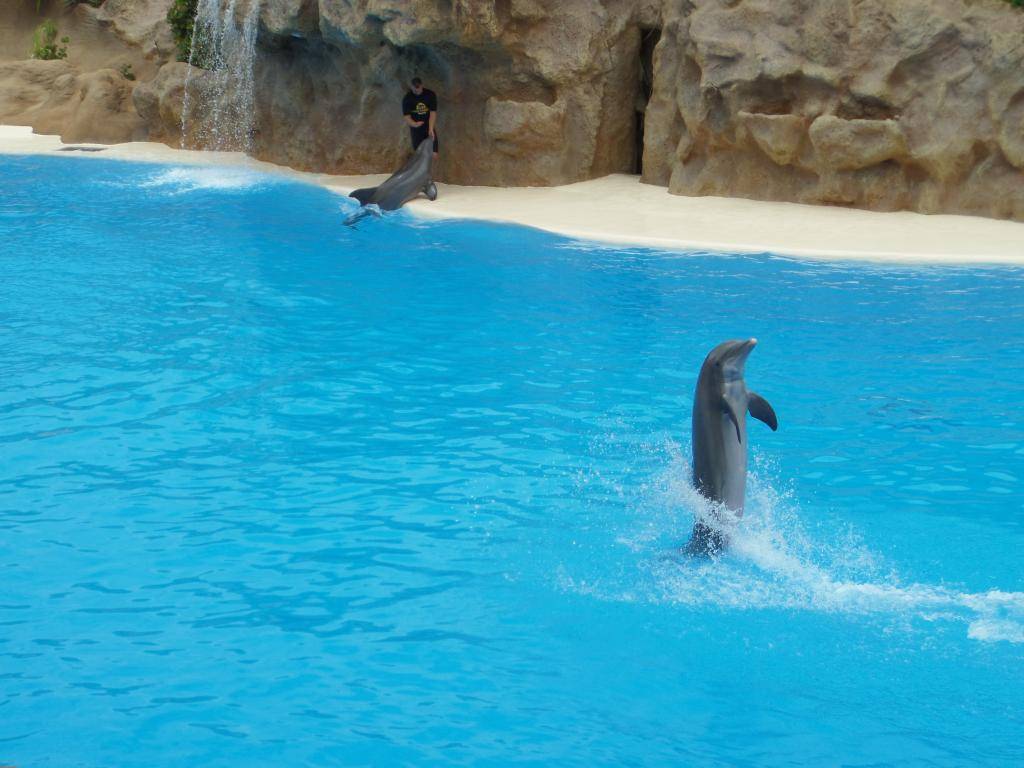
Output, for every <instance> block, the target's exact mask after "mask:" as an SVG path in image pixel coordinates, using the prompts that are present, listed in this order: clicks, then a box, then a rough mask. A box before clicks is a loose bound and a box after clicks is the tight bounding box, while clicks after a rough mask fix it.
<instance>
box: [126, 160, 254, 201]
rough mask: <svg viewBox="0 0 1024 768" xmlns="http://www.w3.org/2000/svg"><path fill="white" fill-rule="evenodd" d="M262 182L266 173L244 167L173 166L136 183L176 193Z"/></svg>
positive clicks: (237, 187) (246, 186) (231, 188)
mask: <svg viewBox="0 0 1024 768" xmlns="http://www.w3.org/2000/svg"><path fill="white" fill-rule="evenodd" d="M265 183H267V176H265V175H264V174H260V173H256V172H254V171H250V170H246V169H244V168H219V167H216V166H213V167H211V166H174V167H171V168H166V169H162V170H160V171H157V172H156V173H154V174H153V175H152V176H150V177H149V178H148V179H146V180H145V181H143V182H142V183H141V184H140V186H141V187H144V188H147V189H160V190H162V191H164V192H167V193H169V194H175V195H178V194H185V193H187V192H195V191H197V190H219V191H236V190H247V189H253V188H255V187H258V186H260V185H262V184H265Z"/></svg>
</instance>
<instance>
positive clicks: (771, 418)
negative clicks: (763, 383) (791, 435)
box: [747, 391, 779, 432]
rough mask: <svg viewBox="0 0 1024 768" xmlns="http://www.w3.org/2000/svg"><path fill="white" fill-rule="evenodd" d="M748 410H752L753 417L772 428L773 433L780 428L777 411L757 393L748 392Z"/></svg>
mask: <svg viewBox="0 0 1024 768" xmlns="http://www.w3.org/2000/svg"><path fill="white" fill-rule="evenodd" d="M747 408H748V409H749V410H750V415H751V416H753V417H754V418H755V419H757V420H758V421H763V422H764V423H765V424H767V425H768V426H769V427H771V428H772V432H774V431H775V430H777V429H778V428H779V419H778V417H777V416H776V415H775V409H774V408H772V405H771V403H769V402H768V401H767V400H765V399H764V398H763V397H761V396H760V395H759V394H757V392H749V391H748V392H747Z"/></svg>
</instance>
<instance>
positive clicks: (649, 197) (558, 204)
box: [0, 126, 1024, 265]
mask: <svg viewBox="0 0 1024 768" xmlns="http://www.w3.org/2000/svg"><path fill="white" fill-rule="evenodd" d="M68 146H69V145H66V144H63V143H62V142H61V140H60V138H59V137H56V136H44V135H38V134H34V133H32V131H31V129H30V128H27V127H21V126H0V155H4V154H6V155H59V156H64V157H76V158H82V159H85V158H99V159H109V160H124V161H131V162H141V163H159V164H176V165H199V166H221V167H245V168H250V169H253V170H258V171H261V172H266V173H272V174H277V175H283V176H286V177H289V178H292V179H296V180H299V181H304V182H306V183H310V184H316V185H319V186H321V187H324V188H326V189H328V190H331V191H332V192H335V193H337V194H340V195H347V194H348V193H349V192H351V191H352V190H353V189H356V188H358V187H363V186H373V185H374V184H379V183H380V182H381V181H382V180H383V179H384V178H386V175H385V174H377V175H368V176H332V175H329V174H320V173H306V172H302V171H296V170H293V169H291V168H286V167H283V166H278V165H273V164H271V163H266V162H261V161H257V160H253V159H252V158H249V157H247V156H245V155H244V154H241V153H236V152H200V151H193V150H181V149H173V148H171V147H168V146H166V145H164V144H157V143H151V142H132V143H128V144H115V145H109V146H107V145H89V144H86V145H80V144H79V145H70V146H74V147H83V146H85V147H96V148H99V149H101V150H102V151H97V152H84V151H68V150H67V147H68ZM438 186H439V188H440V195H439V197H438V199H437V200H436V201H434V202H430V201H428V200H426V199H425V198H424V199H420V200H415V201H413V202H411V203H409V204H408V205H407V206H406V208H407V209H408V210H409V211H410V212H411V213H412V214H413V215H417V216H421V217H423V218H430V219H482V220H488V221H496V222H503V223H509V224H518V225H523V226H528V227H534V228H537V229H542V230H545V231H548V232H553V233H556V234H560V235H564V236H567V237H571V238H575V239H580V240H589V241H595V242H599V243H608V244H616V245H627V246H628V245H634V246H645V247H652V248H658V249H667V250H678V251H713V252H728V253H770V254H777V255H780V256H793V257H797V258H805V259H819V260H844V261H845V260H861V261H877V262H900V263H920V264H977V265H983V264H1024V223H1020V222H1012V221H1001V220H997V219H986V218H981V217H975V216H950V215H925V214H918V213H910V212H896V213H880V212H876V211H864V210H860V209H854V208H840V207H829V206H813V205H801V204H797V203H773V202H763V201H758V200H746V199H740V198H723V197H682V196H679V195H672V194H669V193H668V191H667V190H666V189H665V188H664V187H657V186H652V185H648V184H642V183H640V180H639V178H638V177H636V176H627V175H612V176H606V177H604V178H600V179H594V180H592V181H584V182H578V183H575V184H567V185H565V186H560V187H504V188H500V187H466V186H457V185H451V184H438Z"/></svg>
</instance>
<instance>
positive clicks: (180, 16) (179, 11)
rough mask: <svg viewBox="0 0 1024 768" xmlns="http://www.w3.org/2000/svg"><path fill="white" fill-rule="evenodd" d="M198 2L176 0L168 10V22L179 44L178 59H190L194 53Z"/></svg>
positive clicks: (175, 40) (176, 42) (194, 0)
mask: <svg viewBox="0 0 1024 768" xmlns="http://www.w3.org/2000/svg"><path fill="white" fill-rule="evenodd" d="M198 2H199V0H174V2H173V3H171V7H170V8H169V9H168V10H167V23H168V24H170V25H171V33H172V34H173V35H174V42H175V44H176V45H177V46H178V61H188V59H189V56H190V55H191V53H192V34H193V32H194V30H195V24H196V6H197V5H198ZM196 53H199V51H196ZM196 63H198V62H196Z"/></svg>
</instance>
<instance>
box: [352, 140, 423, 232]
mask: <svg viewBox="0 0 1024 768" xmlns="http://www.w3.org/2000/svg"><path fill="white" fill-rule="evenodd" d="M433 161H434V142H433V141H430V140H426V141H421V142H420V145H419V147H417V149H416V151H415V152H413V154H412V157H410V158H409V159H408V160H406V162H405V165H403V166H402V167H401V168H399V169H398V170H397V171H395V172H394V173H393V174H391V177H390V178H389V179H388V180H387V181H385V182H384V183H383V184H381V185H380V186H379V187H367V188H365V189H357V190H355V191H354V192H352V193H351V194H349V197H354V198H355V199H356V200H358V201H359V203H360V204H361V205H362V206H363V207H364V208H365V207H366V206H368V205H376V206H377V207H378V208H379V209H380V210H382V211H395V210H398V209H399V208H401V207H402V206H403V205H405V204H406V203H407V202H409V201H410V200H412V199H414V198H416V197H419V194H420V192H423V193H424V194H426V196H427V197H428V198H430V199H431V200H436V199H437V185H436V184H434V181H433V179H432V177H431V166H432V165H433ZM364 215H365V212H364V211H359V212H357V213H356V214H354V215H353V216H350V217H349V221H347V222H346V223H354V222H355V221H358V220H359V219H361V218H362V217H363V216H364Z"/></svg>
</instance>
